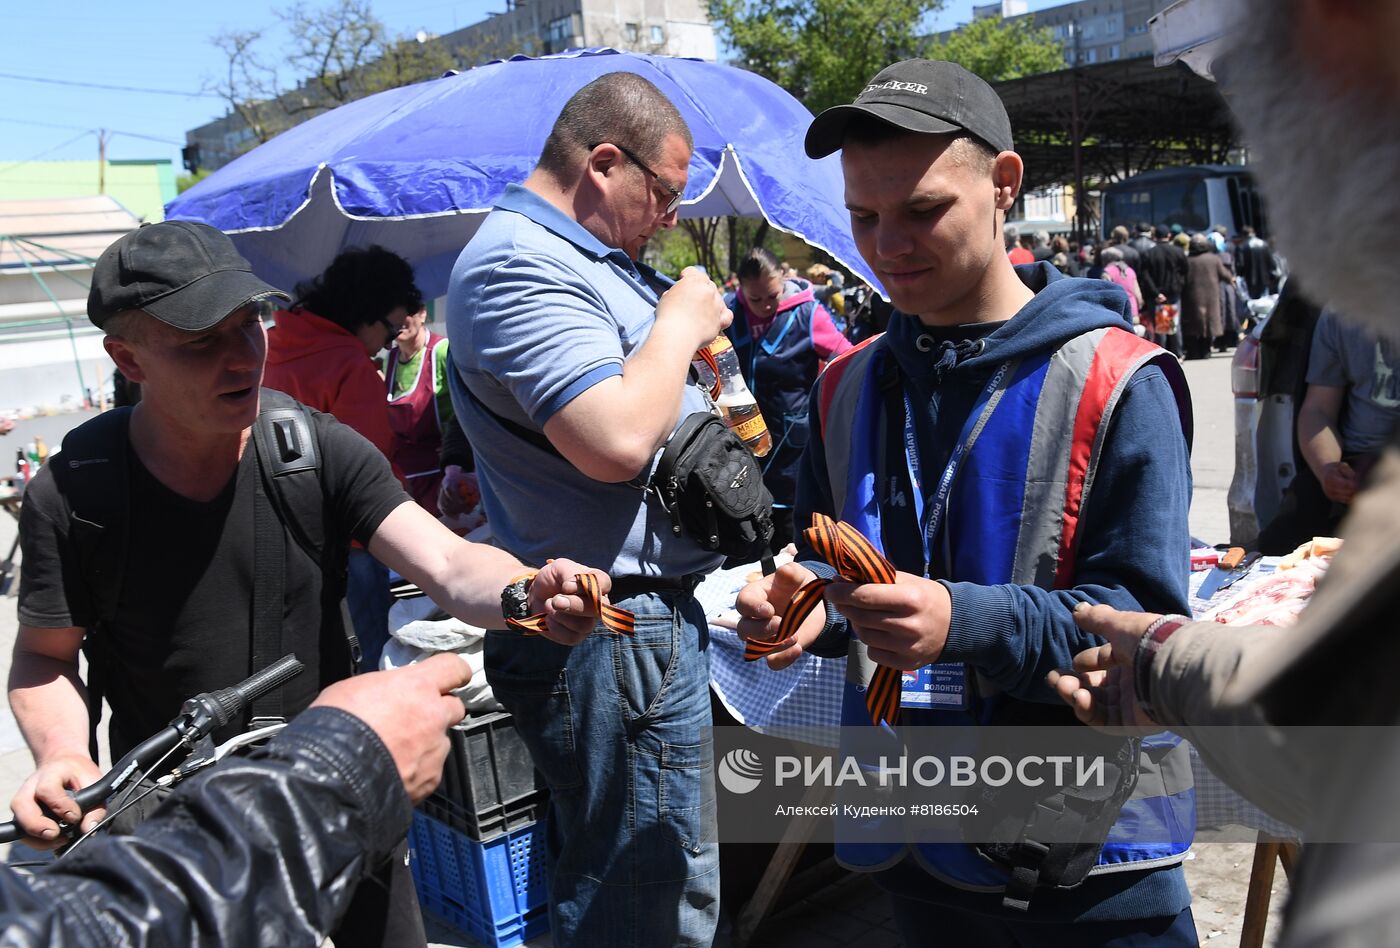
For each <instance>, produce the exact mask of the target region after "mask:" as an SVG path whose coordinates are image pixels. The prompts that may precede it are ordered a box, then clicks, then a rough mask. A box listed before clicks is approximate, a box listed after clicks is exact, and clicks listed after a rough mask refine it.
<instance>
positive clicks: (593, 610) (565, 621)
mask: <svg viewBox="0 0 1400 948" xmlns="http://www.w3.org/2000/svg"><path fill="white" fill-rule="evenodd" d="M525 577H528V578H530V579H531V580H532V582H531V583H530V605H531V607H532V609H533V610H534V611H533V612H532V614H531V615H529V616H528V617H526V618H524V619H513V618H511V619H506V624H507V625H508V626H509V627H510V628H513V629H516V630H518V631H519V632H520V633H521V634H523V635H544V636H546V637H547V638H550V639H552V640H554V641H556V642H559V643H560V644H563V645H577V644H578V643H579V642H581V641H583V640H584V639H585V638H586V637H587V636H588V635H590V634H591V633H592V632H593V631H594V629H595V627H596V624H597V623H598V622H601V623H602V624H603V627H604V628H605V629H607V630H608V631H610V632H612V633H614V634H617V635H631V634H632V630H633V627H634V625H635V618H634V616H633V615H632V613H631V612H629V611H628V610H626V609H620V608H618V607H617V606H614V605H612V604H611V603H609V602H608V601H607V599H606V593H607V591H608V590H609V589H611V587H612V581H611V580H610V579H609V578H608V576H607V574H605V573H599V572H597V571H596V570H588V569H587V568H585V567H583V566H580V565H579V564H577V563H574V562H572V561H571V560H550V561H549V563H548V564H547V565H546V566H545V567H544V569H542V570H539V571H534V570H532V571H530V572H528V573H526V574H525Z"/></svg>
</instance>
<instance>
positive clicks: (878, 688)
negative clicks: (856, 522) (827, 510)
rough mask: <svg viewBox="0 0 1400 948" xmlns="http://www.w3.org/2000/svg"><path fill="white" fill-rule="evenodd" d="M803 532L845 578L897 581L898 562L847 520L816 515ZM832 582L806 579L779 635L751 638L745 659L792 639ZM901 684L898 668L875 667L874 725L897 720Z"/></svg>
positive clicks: (870, 700)
mask: <svg viewBox="0 0 1400 948" xmlns="http://www.w3.org/2000/svg"><path fill="white" fill-rule="evenodd" d="M803 536H804V537H806V540H807V542H808V544H810V545H811V547H812V549H813V550H814V551H815V552H816V554H817V556H818V557H820V558H821V559H822V560H824V561H826V562H827V563H830V564H831V565H832V566H833V567H835V569H836V572H837V573H838V574H840V576H841V578H842V579H844V580H845V581H846V582H851V583H893V582H894V580H895V568H894V564H892V563H891V562H890V561H889V560H887V559H885V557H884V554H882V553H881V552H880V551H879V550H877V549H876V548H875V545H874V544H873V543H871V542H870V541H869V540H867V539H866V538H865V536H864V535H863V534H861V532H860V531H859V530H857V529H856V528H855V527H853V526H851V525H850V524H848V523H844V522H837V521H835V520H832V519H831V518H830V517H828V516H826V515H825V514H820V513H814V514H813V515H812V525H811V526H810V527H808V528H807V529H806V530H805V531H803ZM832 582H833V580H829V579H813V580H809V581H808V582H806V583H804V584H803V585H802V587H801V588H800V589H798V590H797V592H795V593H793V596H792V600H791V602H789V603H788V607H787V609H786V610H785V611H784V612H783V618H782V620H781V622H780V623H779V624H778V635H777V637H776V638H774V639H772V640H771V641H767V642H758V641H754V640H753V639H750V640H749V641H748V642H747V643H746V644H745V646H744V660H745V661H749V662H752V661H757V660H758V659H760V658H763V657H765V656H766V655H769V654H771V653H773V652H774V651H776V650H777V647H778V644H779V643H781V642H785V641H787V640H788V639H790V638H791V637H792V636H793V635H794V634H795V633H796V632H797V629H798V627H800V626H801V625H802V623H803V621H804V620H805V619H806V618H807V616H809V615H811V613H812V610H813V609H815V608H816V607H817V604H818V603H820V602H821V601H822V593H823V592H824V591H825V590H826V587H827V586H829V585H831V583H832ZM899 687H900V671H899V669H897V668H889V667H886V666H884V665H876V666H875V674H874V676H873V677H872V678H871V680H870V685H869V687H868V688H867V689H866V692H865V706H866V707H867V708H869V709H870V719H871V720H872V721H873V722H874V723H876V724H879V723H880V722H881V721H886V722H888V723H889V724H896V723H898V719H899Z"/></svg>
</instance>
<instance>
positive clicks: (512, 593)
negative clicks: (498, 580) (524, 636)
mask: <svg viewBox="0 0 1400 948" xmlns="http://www.w3.org/2000/svg"><path fill="white" fill-rule="evenodd" d="M501 615H503V616H505V617H506V618H507V619H516V620H520V619H525V618H528V617H529V615H530V580H529V579H519V580H516V581H515V582H513V583H511V584H510V585H509V586H507V587H506V588H505V589H503V590H501Z"/></svg>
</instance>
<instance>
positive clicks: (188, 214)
mask: <svg viewBox="0 0 1400 948" xmlns="http://www.w3.org/2000/svg"><path fill="white" fill-rule="evenodd" d="M619 70H626V71H629V72H635V73H638V74H640V75H642V76H644V77H646V78H647V79H649V80H650V81H651V82H653V83H654V84H655V85H656V86H657V87H658V88H659V89H660V90H661V91H662V92H663V93H665V94H666V96H667V97H668V98H669V99H670V100H671V101H672V102H673V103H675V105H676V107H677V108H678V109H679V110H680V113H681V115H682V116H683V117H684V118H685V120H686V122H687V124H688V125H689V126H690V130H691V133H692V135H693V136H694V138H695V152H694V155H693V156H692V158H691V162H690V181H689V183H688V185H687V187H686V195H685V201H684V203H683V204H682V205H681V210H680V216H682V217H719V216H726V215H739V216H746V217H762V218H764V219H766V220H767V221H768V222H769V224H771V225H772V226H773V227H775V228H778V229H779V230H782V231H786V232H788V233H790V234H794V235H796V236H798V237H800V238H801V239H803V240H805V241H806V242H807V243H809V244H811V245H812V246H815V247H819V248H821V249H822V250H824V251H826V252H827V253H829V254H831V256H832V257H834V258H835V259H836V260H838V261H839V262H840V263H841V264H842V265H844V266H845V267H847V268H848V269H850V270H851V271H852V272H854V273H856V274H858V275H860V276H861V277H862V278H863V279H865V280H866V281H868V282H870V283H871V284H872V285H874V286H876V287H878V286H879V284H878V283H876V282H875V279H874V277H873V276H872V274H871V273H870V271H869V268H868V267H867V266H866V265H865V262H864V261H863V260H862V259H861V257H860V255H859V253H858V252H857V251H856V247H855V243H854V242H853V241H852V239H851V235H850V220H849V217H848V215H847V213H846V210H845V204H844V200H843V189H844V185H843V182H842V178H841V166H840V163H839V158H838V157H837V156H830V157H827V158H823V159H821V160H820V161H813V160H812V159H810V158H808V157H807V156H806V154H805V153H804V151H803V148H802V140H803V137H804V135H805V134H806V131H807V126H808V125H809V124H810V123H811V121H812V115H811V113H810V112H808V111H807V109H806V108H805V107H803V105H802V104H801V103H800V102H798V101H797V100H796V99H794V98H793V97H792V96H791V95H789V94H788V93H787V92H785V91H783V90H782V89H781V88H779V87H778V86H776V85H774V84H773V83H771V82H769V81H768V80H767V79H764V78H762V77H761V76H757V75H755V74H753V73H750V72H747V71H745V70H742V69H735V68H733V67H729V66H721V65H716V64H714V63H707V62H703V61H700V60H694V59H678V58H673V57H667V56H645V55H640V54H633V53H622V52H618V51H617V50H613V49H588V50H574V51H570V52H566V53H562V54H559V55H555V56H545V57H541V58H530V57H525V56H516V57H514V58H512V59H510V60H505V61H498V62H493V63H488V64H487V65H484V66H478V67H476V68H475V69H471V70H468V71H466V72H463V73H456V74H449V75H446V76H443V77H442V78H440V79H435V80H432V81H430V82H423V83H419V84H417V85H413V86H406V87H403V88H399V89H391V90H389V91H387V92H381V93H379V94H377V95H373V96H369V97H368V98H365V99H360V100H358V101H355V102H350V103H348V104H346V105H342V106H340V107H339V108H337V109H334V110H333V111H330V112H327V113H324V114H322V115H319V116H317V117H315V118H313V119H311V120H310V121H307V122H305V123H303V124H301V125H298V126H296V127H294V128H292V129H290V130H288V131H286V132H283V133H282V134H281V135H278V136H277V137H276V138H274V139H272V140H271V141H269V142H267V143H265V144H263V145H260V146H258V147H257V148H255V149H253V150H252V151H250V152H248V153H247V154H246V155H243V156H242V157H240V158H238V159H237V160H235V161H233V162H232V163H230V164H229V165H227V166H225V167H224V168H221V169H220V170H219V171H217V172H215V173H214V174H213V175H210V176H209V177H208V178H206V179H205V180H204V181H201V182H200V183H199V184H197V185H195V186H194V187H192V188H190V189H189V190H188V191H186V192H184V193H183V194H181V195H180V196H179V197H178V198H176V199H175V200H174V201H172V202H171V203H170V204H169V205H167V207H166V218H167V219H171V220H194V221H203V222H204V223H207V224H210V225H212V226H214V227H217V228H219V229H220V230H222V231H224V232H225V233H227V234H229V235H230V236H231V237H232V238H233V240H234V242H235V244H237V245H238V248H239V250H240V251H241V252H242V253H243V254H244V256H246V257H247V258H248V259H249V261H250V262H251V263H252V265H253V268H254V270H256V271H257V272H258V274H259V275H260V276H261V277H263V279H265V280H268V281H269V282H270V283H272V284H274V285H276V286H279V287H282V288H284V289H287V290H291V289H293V288H294V287H295V285H296V284H297V283H298V282H300V281H303V280H306V279H308V278H310V277H312V276H315V275H316V274H318V273H320V272H321V271H322V270H324V269H325V267H326V266H327V265H328V264H329V263H330V262H331V260H332V259H334V257H335V256H336V254H338V253H339V252H340V251H342V250H344V249H346V248H348V247H353V246H364V245H368V244H379V245H381V246H384V247H387V248H388V249H390V250H393V251H395V252H397V253H399V254H400V255H402V256H403V257H404V258H406V259H407V260H408V261H409V262H410V263H412V264H413V266H414V269H415V272H416V274H417V279H418V282H419V286H420V287H421V289H422V290H423V292H424V295H425V296H427V297H429V298H434V297H437V296H441V295H442V294H444V293H445V292H446V289H447V281H448V276H449V274H450V272H451V269H452V265H453V263H454V262H455V261H456V259H457V256H458V254H459V253H460V252H461V249H462V247H463V246H465V245H466V243H467V241H468V240H469V239H470V238H471V236H472V234H473V233H475V232H476V228H477V226H478V225H479V224H480V223H481V220H482V219H483V218H484V217H485V215H486V213H487V212H489V211H490V209H491V207H492V205H493V204H494V202H495V201H496V199H497V198H498V197H499V196H500V195H501V193H502V192H503V191H504V190H505V188H506V185H508V184H511V183H518V182H521V181H523V180H524V179H525V177H526V176H527V175H528V174H529V172H530V170H531V169H532V168H533V167H534V165H535V163H536V161H537V159H538V158H539V154H540V150H541V148H542V147H543V145H544V140H545V138H546V136H547V135H548V134H549V130H550V128H551V127H552V125H553V124H554V121H555V119H556V118H557V117H558V114H559V110H560V109H562V108H563V106H564V103H565V102H566V101H567V100H568V99H569V97H570V96H572V95H573V94H574V93H575V92H576V91H578V89H580V88H581V87H582V86H584V85H586V84H587V83H589V82H590V81H592V80H593V79H596V78H597V77H598V76H601V75H603V74H605V73H609V72H616V71H619Z"/></svg>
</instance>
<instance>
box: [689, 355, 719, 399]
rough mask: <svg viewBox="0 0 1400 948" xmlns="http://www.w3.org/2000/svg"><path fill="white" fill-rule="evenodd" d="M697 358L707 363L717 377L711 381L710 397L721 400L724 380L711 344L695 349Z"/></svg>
mask: <svg viewBox="0 0 1400 948" xmlns="http://www.w3.org/2000/svg"><path fill="white" fill-rule="evenodd" d="M695 358H697V359H699V360H700V361H701V362H703V363H705V365H706V366H708V367H709V369H710V374H711V375H713V376H714V377H715V380H714V381H713V382H711V383H710V397H711V398H713V399H714V400H715V401H719V396H720V394H721V393H722V392H723V391H724V380H723V379H721V378H720V377H719V360H718V359H716V358H715V354H714V353H713V352H711V351H710V347H709V346H706V347H705V348H703V349H697V350H695Z"/></svg>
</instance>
